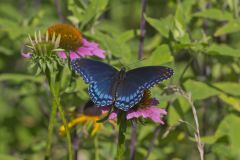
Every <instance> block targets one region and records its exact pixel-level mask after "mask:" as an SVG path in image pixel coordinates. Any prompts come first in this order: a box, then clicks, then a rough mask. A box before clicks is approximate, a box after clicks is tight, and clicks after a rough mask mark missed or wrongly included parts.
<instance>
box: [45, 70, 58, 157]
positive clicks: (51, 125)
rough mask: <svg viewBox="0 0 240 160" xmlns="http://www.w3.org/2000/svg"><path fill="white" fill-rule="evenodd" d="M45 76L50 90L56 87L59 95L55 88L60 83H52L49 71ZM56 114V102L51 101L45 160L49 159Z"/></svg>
mask: <svg viewBox="0 0 240 160" xmlns="http://www.w3.org/2000/svg"><path fill="white" fill-rule="evenodd" d="M46 77H47V80H48V84H49V86H50V90H51V92H53V88H56V89H55V92H56V94H57V95H59V93H58V92H59V89H57V88H59V86H57V84H60V83H55V84H54V82H53V79H52V77H51V74H50V72H46ZM54 85H56V86H55V87H53V86H54ZM56 114H57V103H56V101H53V102H52V108H51V116H50V120H49V125H48V136H47V149H46V153H45V160H48V159H50V153H51V146H52V135H53V129H54V124H55V118H56Z"/></svg>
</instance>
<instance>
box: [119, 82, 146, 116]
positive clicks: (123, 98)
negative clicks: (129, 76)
mask: <svg viewBox="0 0 240 160" xmlns="http://www.w3.org/2000/svg"><path fill="white" fill-rule="evenodd" d="M143 92H144V89H143V87H141V86H139V85H138V84H137V83H135V82H134V81H131V80H127V81H126V80H124V81H123V82H121V83H120V84H119V86H118V89H117V93H116V101H115V106H116V107H117V108H119V109H121V110H124V111H127V110H128V109H129V108H131V107H132V106H134V105H136V104H137V103H138V102H139V101H140V100H141V98H142V97H143Z"/></svg>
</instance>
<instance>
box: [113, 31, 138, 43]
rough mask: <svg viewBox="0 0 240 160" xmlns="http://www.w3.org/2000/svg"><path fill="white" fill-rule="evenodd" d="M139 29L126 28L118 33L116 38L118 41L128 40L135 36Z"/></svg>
mask: <svg viewBox="0 0 240 160" xmlns="http://www.w3.org/2000/svg"><path fill="white" fill-rule="evenodd" d="M139 33H140V32H139V30H138V31H136V30H128V31H125V32H123V33H122V34H120V36H119V37H118V38H117V39H118V40H119V41H120V42H123V43H124V42H127V41H129V40H130V39H132V38H134V37H136V36H137V35H139Z"/></svg>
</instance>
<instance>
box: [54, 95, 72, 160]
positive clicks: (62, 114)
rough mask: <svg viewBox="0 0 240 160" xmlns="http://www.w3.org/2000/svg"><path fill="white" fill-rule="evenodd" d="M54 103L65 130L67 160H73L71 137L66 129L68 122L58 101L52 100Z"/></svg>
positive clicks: (56, 99)
mask: <svg viewBox="0 0 240 160" xmlns="http://www.w3.org/2000/svg"><path fill="white" fill-rule="evenodd" d="M54 100H55V102H56V103H57V106H58V110H59V112H60V117H61V119H62V121H63V125H64V128H65V130H66V137H67V144H68V159H69V160H72V159H73V154H72V153H73V151H72V143H71V142H72V141H71V135H70V131H69V128H68V122H67V120H66V118H65V114H64V111H63V107H62V105H61V103H60V101H59V99H58V98H57V97H56V98H54Z"/></svg>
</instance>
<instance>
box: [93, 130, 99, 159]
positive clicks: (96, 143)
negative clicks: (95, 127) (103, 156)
mask: <svg viewBox="0 0 240 160" xmlns="http://www.w3.org/2000/svg"><path fill="white" fill-rule="evenodd" d="M94 147H95V160H100V158H99V149H98V136H97V135H96V136H95V137H94Z"/></svg>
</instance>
